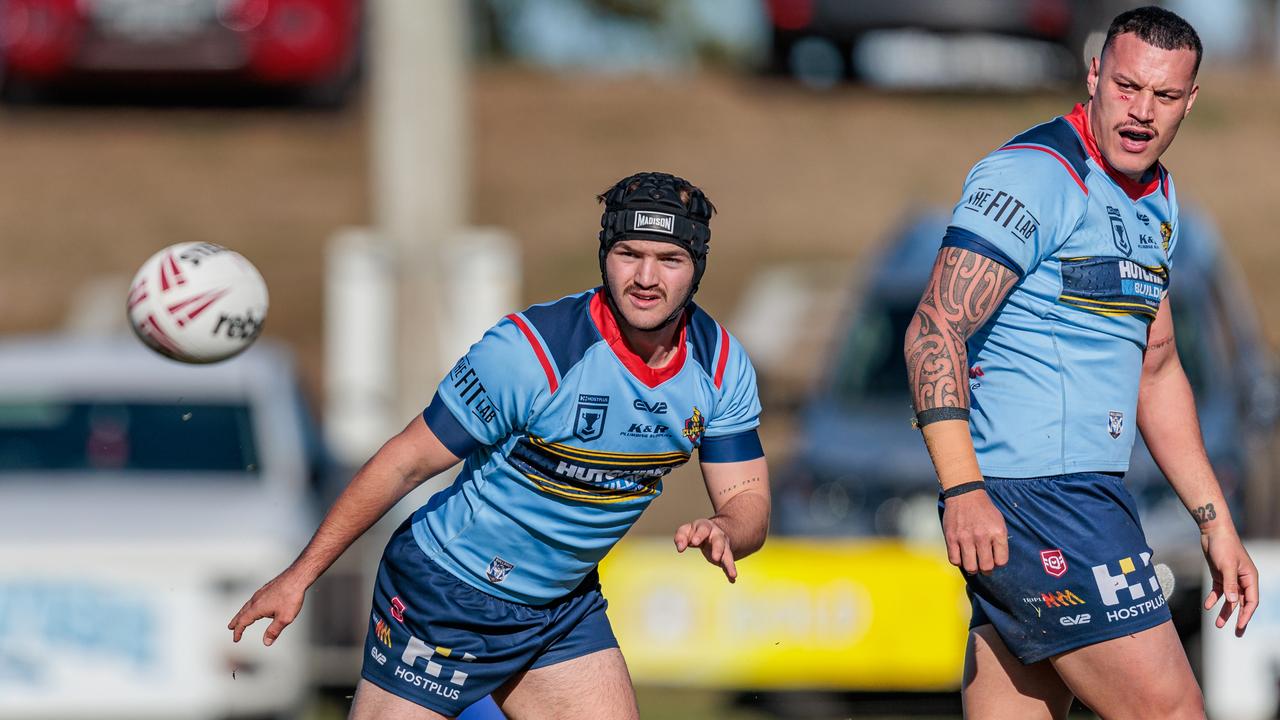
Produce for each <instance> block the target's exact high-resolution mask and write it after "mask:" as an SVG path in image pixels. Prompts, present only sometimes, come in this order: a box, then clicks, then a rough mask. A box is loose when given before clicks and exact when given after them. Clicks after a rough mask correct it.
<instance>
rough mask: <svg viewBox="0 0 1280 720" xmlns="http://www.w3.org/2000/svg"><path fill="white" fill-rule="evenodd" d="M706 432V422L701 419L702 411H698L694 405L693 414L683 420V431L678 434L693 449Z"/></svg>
mask: <svg viewBox="0 0 1280 720" xmlns="http://www.w3.org/2000/svg"><path fill="white" fill-rule="evenodd" d="M706 431H707V421H706V419H705V418H703V417H702V411H701V410H699V409H698V406H697V405H694V406H693V414H692V415H690V416H689V417H687V418H685V420H684V430H683V431H681V433H680V434H681V435H684V436H685V438H687V439H688V440H689V442H691V443H693V446H694V447H697V446H698V445H699V444H700V443H701V442H702V433H704V432H706Z"/></svg>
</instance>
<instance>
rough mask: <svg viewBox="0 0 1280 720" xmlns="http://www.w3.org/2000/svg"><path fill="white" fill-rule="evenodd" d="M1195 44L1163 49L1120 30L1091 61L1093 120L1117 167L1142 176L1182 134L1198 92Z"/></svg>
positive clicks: (1102, 148) (1102, 149) (1095, 133)
mask: <svg viewBox="0 0 1280 720" xmlns="http://www.w3.org/2000/svg"><path fill="white" fill-rule="evenodd" d="M1195 67H1196V53H1195V51H1194V50H1189V49H1184V50H1161V49H1160V48H1158V47H1154V46H1152V45H1148V44H1147V43H1145V42H1143V41H1142V40H1140V39H1138V36H1137V35H1134V34H1133V33H1125V34H1123V35H1117V36H1116V37H1114V38H1113V39H1112V41H1111V46H1110V47H1108V48H1107V50H1106V54H1105V55H1104V57H1103V59H1102V62H1101V64H1099V60H1098V58H1094V59H1093V62H1092V63H1091V64H1090V66H1089V79H1088V86H1089V96H1090V98H1091V100H1090V103H1089V124H1090V129H1091V130H1092V132H1093V136H1094V139H1095V140H1097V142H1098V150H1099V151H1100V152H1101V153H1102V156H1103V157H1104V158H1106V160H1107V162H1108V163H1110V164H1111V166H1112V167H1114V168H1115V169H1116V170H1119V171H1120V172H1122V173H1124V174H1125V175H1128V176H1129V177H1131V178H1133V179H1134V180H1138V179H1140V178H1141V177H1142V175H1143V173H1145V172H1146V171H1147V170H1148V169H1150V167H1151V166H1152V165H1153V164H1155V162H1156V160H1158V159H1159V158H1160V155H1161V154H1162V153H1164V151H1165V149H1167V148H1168V147H1169V144H1170V143H1172V142H1173V138H1174V136H1175V135H1177V134H1178V126H1179V125H1181V124H1182V119H1183V118H1185V117H1186V116H1187V113H1189V112H1191V106H1192V104H1194V103H1195V99H1196V92H1197V91H1198V90H1199V89H1200V88H1199V86H1198V85H1196V84H1195V75H1194V73H1195Z"/></svg>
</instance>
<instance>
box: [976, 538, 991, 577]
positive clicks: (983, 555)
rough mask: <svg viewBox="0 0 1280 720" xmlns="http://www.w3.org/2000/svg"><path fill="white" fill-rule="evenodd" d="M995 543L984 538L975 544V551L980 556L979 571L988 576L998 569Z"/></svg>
mask: <svg viewBox="0 0 1280 720" xmlns="http://www.w3.org/2000/svg"><path fill="white" fill-rule="evenodd" d="M993 544H994V541H993V540H991V539H989V538H982V539H981V540H979V541H978V542H976V543H974V549H975V550H976V551H977V554H978V570H980V571H982V573H983V574H988V573H990V572H991V571H992V570H994V569H995V567H996V560H995V552H994V549H993V548H992V545H993Z"/></svg>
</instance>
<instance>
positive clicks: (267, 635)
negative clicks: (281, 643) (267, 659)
mask: <svg viewBox="0 0 1280 720" xmlns="http://www.w3.org/2000/svg"><path fill="white" fill-rule="evenodd" d="M288 625H289V623H288V621H286V620H284V619H282V618H275V619H274V620H272V621H271V626H270V627H268V628H267V631H266V632H264V633H262V644H263V645H266V646H268V647H270V646H271V643H273V642H275V641H276V638H278V637H280V633H282V632H284V629H285V628H286V627H288Z"/></svg>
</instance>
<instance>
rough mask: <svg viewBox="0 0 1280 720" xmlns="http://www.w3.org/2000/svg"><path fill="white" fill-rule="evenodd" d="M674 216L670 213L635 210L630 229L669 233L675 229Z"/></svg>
mask: <svg viewBox="0 0 1280 720" xmlns="http://www.w3.org/2000/svg"><path fill="white" fill-rule="evenodd" d="M675 226H676V216H675V215H672V214H670V213H660V212H651V211H649V210H637V211H636V214H635V219H634V220H632V225H631V229H632V230H649V231H651V232H660V233H666V234H668V235H671V234H672V233H673V232H674V231H675Z"/></svg>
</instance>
